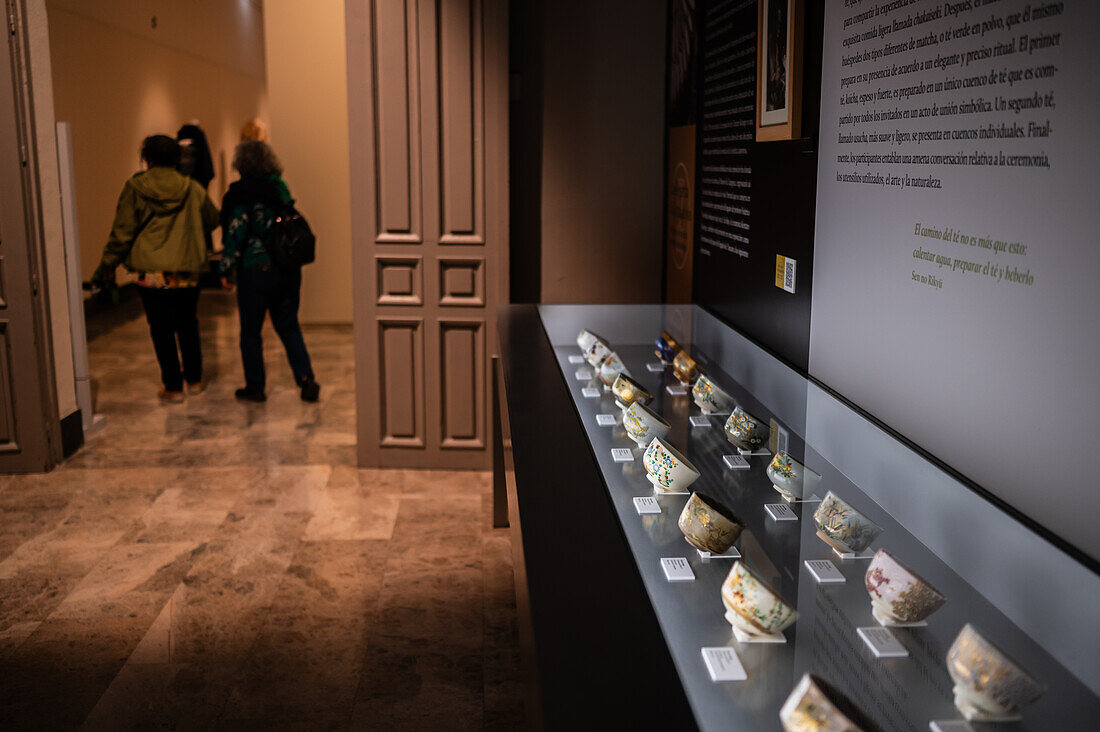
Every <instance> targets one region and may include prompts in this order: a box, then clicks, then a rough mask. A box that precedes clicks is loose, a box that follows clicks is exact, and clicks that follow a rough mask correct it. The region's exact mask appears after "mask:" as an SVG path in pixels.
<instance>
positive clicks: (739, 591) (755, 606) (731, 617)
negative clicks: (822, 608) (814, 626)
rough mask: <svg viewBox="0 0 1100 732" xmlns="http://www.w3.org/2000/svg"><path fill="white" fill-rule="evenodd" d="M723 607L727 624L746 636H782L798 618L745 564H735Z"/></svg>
mask: <svg viewBox="0 0 1100 732" xmlns="http://www.w3.org/2000/svg"><path fill="white" fill-rule="evenodd" d="M722 604H724V605H725V606H726V611H727V612H726V620H727V621H729V623H730V625H732V626H734V627H735V628H737V629H738V630H740V631H742V632H744V633H745V634H746V635H752V636H762V635H773V634H775V633H780V632H782V631H783V630H784V629H785V628H786V627H787V626H789V625H790V624H791V623H793V622H794V621H795V620H796V619H797V618H798V613H797V612H796V611H795V609H794V608H793V607H791V606H790V605H789V604H787V602H786V600H784V599H783V598H782V597H780V596H779V593H777V592H776V591H775V590H773V589H772V588H771V587H769V586H768V585H767V583H765V582H764V580H762V579H760V576H759V575H757V574H756V572H754V571H753V570H752V569H750V568H749V566H748V565H747V564H745V563H744V562H741V561H737V562H734V563H733V568H732V569H730V573H729V574H728V575H726V580H725V581H724V582H723V583H722Z"/></svg>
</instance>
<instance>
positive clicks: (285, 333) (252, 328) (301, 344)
mask: <svg viewBox="0 0 1100 732" xmlns="http://www.w3.org/2000/svg"><path fill="white" fill-rule="evenodd" d="M301 289H302V270H300V269H280V268H279V267H276V266H275V265H273V264H265V265H260V266H258V267H242V268H241V269H240V270H239V274H238V275H237V309H238V311H239V313H240V317H241V364H242V365H243V366H244V383H245V388H247V389H249V390H250V391H263V390H264V389H265V387H266V385H267V377H266V374H265V372H264V342H263V336H262V331H263V327H264V317H265V316H266V315H267V313H271V325H273V326H274V327H275V332H276V333H277V334H278V335H279V338H280V339H281V340H282V341H283V347H284V348H285V349H286V358H287V361H289V362H290V370H291V371H292V372H293V373H294V381H295V383H298V384H300V383H302V382H303V381H305V380H306V379H312V378H313V365H312V363H311V362H310V360H309V352H308V351H307V350H306V342H305V339H304V338H302V328H301V326H300V325H298V303H299V293H300V292H301Z"/></svg>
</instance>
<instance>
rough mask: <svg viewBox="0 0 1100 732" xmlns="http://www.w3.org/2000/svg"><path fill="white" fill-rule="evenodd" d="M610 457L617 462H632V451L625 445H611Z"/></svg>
mask: <svg viewBox="0 0 1100 732" xmlns="http://www.w3.org/2000/svg"><path fill="white" fill-rule="evenodd" d="M611 459H612V460H614V461H615V462H617V463H632V462H634V453H632V452H631V451H630V448H627V447H613V448H611Z"/></svg>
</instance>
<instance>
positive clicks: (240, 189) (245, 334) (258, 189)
mask: <svg viewBox="0 0 1100 732" xmlns="http://www.w3.org/2000/svg"><path fill="white" fill-rule="evenodd" d="M233 167H234V168H236V169H237V172H239V173H240V174H241V179H240V180H239V181H236V182H234V183H233V184H232V185H231V186H229V190H228V191H226V193H225V197H224V198H223V199H222V232H223V237H222V241H223V243H224V245H225V250H224V251H223V252H222V259H221V262H220V263H219V264H218V273H219V274H220V275H221V281H222V286H223V287H225V288H226V289H231V288H232V287H233V280H234V278H235V279H236V283H237V310H238V312H239V315H240V324H241V339H240V345H241V363H242V365H243V367H244V380H245V385H244V387H243V388H241V389H237V391H236V396H237V398H238V399H242V400H245V401H252V402H263V401H266V399H267V393H266V386H267V383H266V374H265V370H264V354H263V337H262V331H263V325H264V318H265V316H266V314H267V313H268V312H270V313H271V324H272V325H273V326H274V327H275V332H276V333H277V334H278V335H279V338H280V339H281V340H282V342H283V347H284V348H285V349H286V355H287V360H288V361H289V362H290V369H291V371H292V372H293V374H294V381H295V383H296V384H297V385H298V388H299V389H300V390H301V398H302V400H303V401H307V402H315V401H317V399H318V398H319V397H320V393H321V387H320V386H319V385H318V384H317V381H316V380H315V379H314V375H313V367H312V364H311V362H310V359H309V352H308V351H307V350H306V343H305V339H304V338H303V337H302V328H301V326H300V325H299V324H298V304H299V298H300V293H301V289H302V270H301V268H300V267H295V268H293V269H286V268H283V267H279V266H278V265H276V264H275V262H274V261H273V260H272V258H271V254H270V253H269V252H268V246H269V244H270V241H271V235H272V231H271V228H272V226H273V225H274V223H275V218H276V216H277V215H278V212H279V210H280V209H281V208H282V207H283V206H284V205H286V204H288V203H293V202H294V199H293V198H291V196H290V190H289V189H288V188H287V185H286V182H285V181H283V178H282V172H283V169H282V166H281V165H280V164H279V160H278V159H277V158H276V157H275V153H274V152H273V151H272V150H271V148H270V147H269V146H268V144H267V143H265V142H262V141H260V140H246V141H245V142H242V143H241V144H239V145H237V149H236V152H235V153H234V155H233Z"/></svg>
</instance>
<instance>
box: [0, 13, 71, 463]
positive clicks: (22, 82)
mask: <svg viewBox="0 0 1100 732" xmlns="http://www.w3.org/2000/svg"><path fill="white" fill-rule="evenodd" d="M9 2H10V0H9ZM5 9H6V10H7V11H8V12H7V16H8V19H9V23H10V25H9V30H10V32H9V33H8V34H6V35H7V38H8V42H7V48H6V49H5V51H6V52H5V53H0V473H15V472H35V471H43V470H49V469H50V468H51V467H53V465H54V464H55V463H56V462H57V460H58V459H59V458H60V450H61V448H60V435H59V431H58V430H59V421H58V416H57V404H56V402H55V394H54V392H53V389H54V385H53V369H52V366H51V362H50V352H49V342H48V341H49V339H48V338H47V337H45V336H46V333H47V325H46V312H45V309H44V307H45V306H44V303H45V297H46V293H45V286H44V284H42V283H44V281H45V280H44V277H43V276H42V271H41V269H40V257H39V253H40V252H41V249H40V246H39V244H38V242H39V239H38V232H39V228H38V226H39V222H38V214H37V207H36V206H35V200H36V198H35V195H36V194H35V185H36V182H35V181H34V179H33V177H32V172H33V170H34V160H33V154H34V153H33V151H34V146H33V141H32V140H31V139H30V138H29V134H28V130H29V129H31V125H30V117H29V112H28V108H27V102H28V98H27V95H26V89H27V88H28V85H29V79H28V76H27V74H26V73H25V69H26V56H25V52H24V51H25V48H26V44H25V38H24V35H23V32H22V23H21V17H20V14H19V12H17V11H18V10H19V8H18V7H17V6H16V5H14V4H9V5H8V6H7V7H6V8H5Z"/></svg>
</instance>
